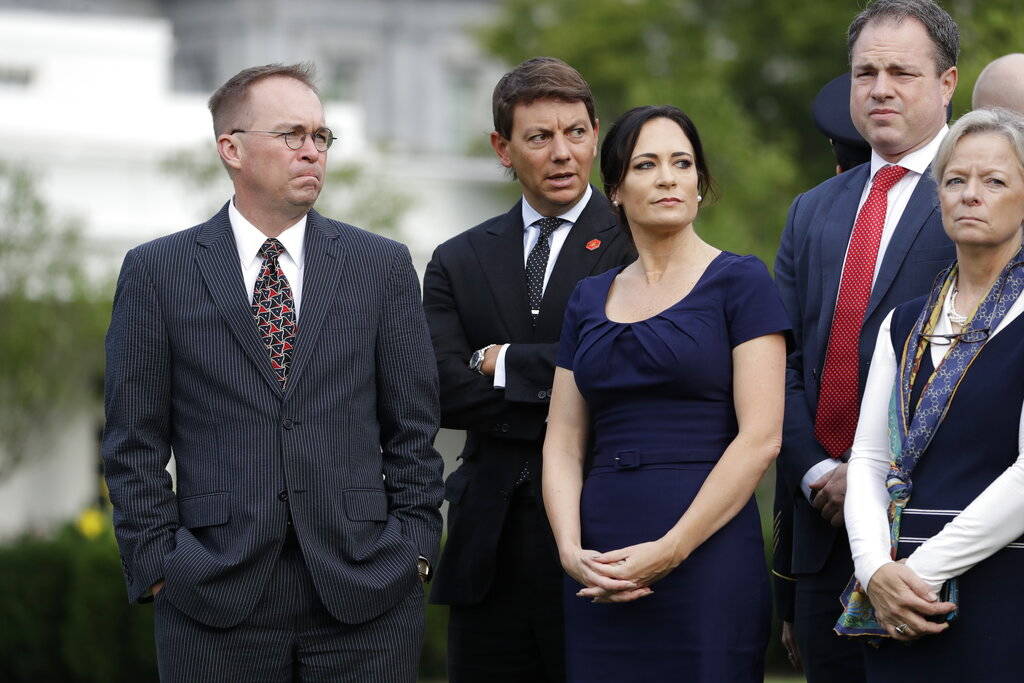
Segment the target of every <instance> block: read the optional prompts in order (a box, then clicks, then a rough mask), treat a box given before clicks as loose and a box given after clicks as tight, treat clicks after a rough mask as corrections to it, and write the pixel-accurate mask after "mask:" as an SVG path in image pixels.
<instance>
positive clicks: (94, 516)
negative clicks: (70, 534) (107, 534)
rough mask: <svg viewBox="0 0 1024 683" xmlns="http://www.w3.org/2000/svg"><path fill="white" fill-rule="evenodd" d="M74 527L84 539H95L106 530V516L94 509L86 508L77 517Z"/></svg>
mask: <svg viewBox="0 0 1024 683" xmlns="http://www.w3.org/2000/svg"><path fill="white" fill-rule="evenodd" d="M75 526H76V527H78V532H79V533H80V534H82V535H83V536H85V537H86V538H90V539H92V538H96V537H97V536H99V535H100V534H102V533H103V531H104V529H106V528H107V516H106V515H104V514H103V513H102V512H100V511H99V510H97V509H96V508H86V509H85V510H83V511H82V514H80V515H79V516H78V520H77V521H76V522H75Z"/></svg>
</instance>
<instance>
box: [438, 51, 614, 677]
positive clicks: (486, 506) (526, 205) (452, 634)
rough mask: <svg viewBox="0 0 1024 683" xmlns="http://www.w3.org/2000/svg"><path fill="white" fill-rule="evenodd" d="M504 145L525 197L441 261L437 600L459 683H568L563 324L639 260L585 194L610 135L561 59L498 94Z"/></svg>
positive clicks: (532, 68) (504, 85)
mask: <svg viewBox="0 0 1024 683" xmlns="http://www.w3.org/2000/svg"><path fill="white" fill-rule="evenodd" d="M493 110H494V128H495V131H494V132H493V133H491V144H492V146H493V147H494V151H495V153H496V154H497V156H498V159H499V161H500V162H501V164H502V166H504V167H505V168H507V169H509V170H510V171H511V172H512V173H513V175H514V176H515V177H516V178H517V179H518V181H519V184H520V186H521V188H522V191H523V198H522V200H521V201H519V202H517V203H516V204H515V206H513V207H512V209H511V210H510V211H509V212H508V213H506V214H504V215H501V216H496V217H495V218H491V219H490V220H487V221H485V222H483V223H481V224H480V225H478V226H476V227H474V228H471V229H469V230H467V231H465V232H463V233H461V234H460V235H458V236H456V237H454V238H452V239H451V240H449V241H447V242H445V243H444V244H442V245H441V246H439V247H438V248H437V250H436V251H435V252H434V256H433V258H432V259H431V261H430V264H429V265H428V266H427V271H426V276H425V279H424V294H423V305H424V308H425V309H426V313H427V322H428V324H429V325H430V333H431V338H432V339H433V342H434V351H435V353H436V354H437V363H438V371H439V373H440V377H441V415H442V417H441V423H442V425H443V426H445V427H450V428H454V429H464V430H466V432H467V439H466V446H465V449H464V450H463V452H462V456H461V458H462V460H463V462H462V465H461V466H460V467H459V468H458V469H457V470H456V471H455V472H454V473H453V474H452V475H451V476H450V477H449V479H448V481H447V483H446V486H445V498H447V500H448V501H449V509H448V539H447V542H446V545H445V549H444V552H443V555H442V559H441V563H440V565H439V567H438V576H437V580H436V582H435V584H434V588H433V591H432V592H431V599H432V600H433V601H434V602H436V603H440V604H447V605H451V618H450V621H449V631H448V674H449V677H450V680H451V681H452V683H463V682H466V681H486V682H488V683H494V682H498V681H509V682H512V681H515V682H520V681H551V682H554V681H561V680H564V676H565V670H564V663H563V653H562V649H563V637H562V608H561V600H562V595H561V586H562V570H561V566H560V564H559V561H558V555H557V550H556V547H555V543H554V539H553V537H552V535H551V530H550V528H549V527H548V523H547V519H546V517H545V515H544V506H543V504H542V502H541V500H540V473H541V467H540V456H541V446H542V444H543V441H544V428H545V419H546V416H547V410H548V400H549V398H550V392H551V384H552V378H553V376H554V360H555V353H556V350H557V348H558V337H559V334H560V332H561V328H562V316H563V313H564V310H565V304H566V302H567V301H568V298H569V295H570V294H571V293H572V290H573V289H574V287H575V286H576V283H577V281H579V280H580V279H581V278H583V277H586V276H588V275H594V274H597V273H601V272H603V271H605V270H607V269H608V268H611V267H612V266H615V265H618V264H621V263H625V262H627V261H629V260H631V259H632V256H631V253H632V249H631V246H630V244H629V241H628V239H627V238H626V237H625V235H624V233H623V232H622V231H621V230H619V229H618V228H617V224H616V218H615V216H614V214H613V213H612V211H611V207H610V206H609V205H608V202H607V200H606V199H605V198H604V197H603V196H602V195H601V194H600V193H599V192H598V191H597V190H595V189H594V188H593V187H591V186H590V185H589V184H588V178H589V175H590V168H591V165H592V163H593V160H594V157H595V156H596V154H597V133H598V121H597V119H596V117H595V116H594V103H593V98H592V96H591V94H590V88H589V86H588V85H587V84H586V82H585V81H584V80H583V78H582V77H581V76H580V75H579V73H577V71H576V70H575V69H573V68H572V67H570V66H569V65H567V64H565V63H564V62H562V61H560V60H557V59H552V58H536V59H531V60H528V61H526V62H523V63H522V64H520V65H519V66H518V67H516V68H515V69H514V70H512V71H511V72H509V73H507V74H506V75H505V76H504V77H503V78H502V79H501V80H500V81H499V82H498V85H497V86H496V87H495V89H494V97H493Z"/></svg>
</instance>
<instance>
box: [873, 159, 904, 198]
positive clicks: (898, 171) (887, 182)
mask: <svg viewBox="0 0 1024 683" xmlns="http://www.w3.org/2000/svg"><path fill="white" fill-rule="evenodd" d="M905 175H907V169H905V168H903V167H902V166H895V165H892V166H883V167H882V168H880V169H878V173H876V174H875V179H874V180H873V181H872V183H871V189H872V190H875V191H877V192H885V193H888V192H889V190H891V189H892V186H893V185H895V184H896V183H898V182H899V181H900V178H902V177H903V176H905Z"/></svg>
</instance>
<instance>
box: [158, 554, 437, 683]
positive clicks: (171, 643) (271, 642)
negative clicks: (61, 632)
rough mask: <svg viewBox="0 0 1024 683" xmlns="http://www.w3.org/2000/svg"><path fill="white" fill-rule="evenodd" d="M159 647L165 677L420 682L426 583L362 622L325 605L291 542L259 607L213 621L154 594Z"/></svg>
mask: <svg viewBox="0 0 1024 683" xmlns="http://www.w3.org/2000/svg"><path fill="white" fill-rule="evenodd" d="M155 603H156V605H155V610H156V619H155V621H156V648H157V662H158V666H159V669H160V680H161V681H164V682H165V683H179V682H180V683H196V682H197V681H203V682H204V683H207V682H209V683H215V682H217V681H224V682H225V683H228V682H231V683H237V682H239V681H246V682H247V683H248V682H253V683H256V682H261V681H266V682H268V683H270V682H273V683H279V682H285V681H332V682H334V681H352V682H353V683H367V682H368V681H373V682H374V683H415V681H416V671H417V665H418V663H419V658H420V649H421V648H422V645H423V629H424V612H423V590H422V588H421V587H420V586H419V585H417V586H416V587H415V588H414V589H413V590H412V592H411V593H410V594H409V595H408V597H406V598H405V599H404V600H402V601H401V602H399V603H398V604H397V605H395V606H394V607H392V608H391V609H390V610H388V611H387V612H385V613H384V614H382V615H381V616H379V617H377V618H376V619H373V620H372V621H368V622H366V623H363V624H354V625H351V624H343V623H341V622H339V621H337V620H336V619H335V618H334V617H333V616H331V614H330V613H329V612H328V611H327V610H326V609H325V608H324V606H323V604H322V603H321V602H320V598H319V596H318V595H317V592H316V589H315V588H314V586H313V582H312V579H311V578H310V575H309V571H308V570H307V569H306V564H305V562H304V561H303V559H302V552H301V550H300V549H299V547H298V544H297V543H295V542H294V541H292V542H290V543H286V544H285V548H284V550H283V551H282V554H281V557H280V558H279V559H278V561H277V564H276V566H275V568H274V571H273V574H272V576H271V578H270V580H269V581H268V582H267V587H266V590H265V591H264V593H263V595H262V596H261V598H260V601H259V604H257V606H256V608H255V609H254V610H253V613H252V614H251V615H250V616H249V617H248V618H247V619H246V620H245V621H243V622H242V623H241V624H239V625H238V626H234V627H231V628H226V629H221V628H213V627H210V626H207V625H205V624H202V623H199V622H198V621H195V620H194V619H192V618H191V617H189V616H187V615H185V614H183V613H182V612H181V611H179V610H178V609H177V608H175V606H174V605H173V604H171V602H170V601H169V600H167V598H166V597H163V596H162V593H158V594H157V596H156V600H155Z"/></svg>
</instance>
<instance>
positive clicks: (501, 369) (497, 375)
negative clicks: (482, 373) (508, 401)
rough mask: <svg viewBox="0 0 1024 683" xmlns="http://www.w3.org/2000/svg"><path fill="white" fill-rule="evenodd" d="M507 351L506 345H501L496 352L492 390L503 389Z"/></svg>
mask: <svg viewBox="0 0 1024 683" xmlns="http://www.w3.org/2000/svg"><path fill="white" fill-rule="evenodd" d="M506 351H508V344H502V345H501V348H500V349H499V350H498V360H496V361H495V363H494V388H495V389H504V388H505V352H506Z"/></svg>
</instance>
